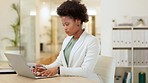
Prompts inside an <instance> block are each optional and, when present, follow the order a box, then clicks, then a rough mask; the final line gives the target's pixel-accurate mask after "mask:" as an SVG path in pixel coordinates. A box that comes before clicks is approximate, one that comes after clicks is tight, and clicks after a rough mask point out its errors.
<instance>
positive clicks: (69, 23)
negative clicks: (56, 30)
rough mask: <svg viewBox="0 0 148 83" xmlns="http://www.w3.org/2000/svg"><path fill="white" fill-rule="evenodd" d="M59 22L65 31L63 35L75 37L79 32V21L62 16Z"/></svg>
mask: <svg viewBox="0 0 148 83" xmlns="http://www.w3.org/2000/svg"><path fill="white" fill-rule="evenodd" d="M61 21H62V24H63V27H64V30H65V33H66V34H67V35H69V36H72V35H73V36H75V35H76V34H77V33H78V32H79V30H81V27H80V20H74V19H73V18H70V17H69V16H62V17H61ZM78 25H79V26H78Z"/></svg>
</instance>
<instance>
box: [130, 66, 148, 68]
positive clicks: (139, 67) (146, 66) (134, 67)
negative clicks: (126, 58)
mask: <svg viewBox="0 0 148 83" xmlns="http://www.w3.org/2000/svg"><path fill="white" fill-rule="evenodd" d="M133 67H134V68H148V66H133Z"/></svg>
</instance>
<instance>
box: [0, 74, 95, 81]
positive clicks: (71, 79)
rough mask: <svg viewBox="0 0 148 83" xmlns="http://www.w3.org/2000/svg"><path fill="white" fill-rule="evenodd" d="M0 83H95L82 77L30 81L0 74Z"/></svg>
mask: <svg viewBox="0 0 148 83" xmlns="http://www.w3.org/2000/svg"><path fill="white" fill-rule="evenodd" d="M0 83H97V82H94V81H92V80H89V79H87V78H83V77H53V78H45V79H32V78H27V77H23V76H19V75H17V74H0Z"/></svg>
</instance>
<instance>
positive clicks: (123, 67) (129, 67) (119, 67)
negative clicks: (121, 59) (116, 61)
mask: <svg viewBox="0 0 148 83" xmlns="http://www.w3.org/2000/svg"><path fill="white" fill-rule="evenodd" d="M131 67H132V66H116V68H131Z"/></svg>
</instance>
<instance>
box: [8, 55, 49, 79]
mask: <svg viewBox="0 0 148 83" xmlns="http://www.w3.org/2000/svg"><path fill="white" fill-rule="evenodd" d="M5 56H6V57H7V59H8V61H9V62H10V64H11V66H12V67H13V69H14V70H15V71H16V73H17V74H18V75H21V76H25V77H30V78H47V77H46V76H36V75H34V74H33V72H32V71H31V69H30V67H29V66H28V64H27V63H26V62H25V59H24V58H23V56H22V55H20V54H9V53H5Z"/></svg>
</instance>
